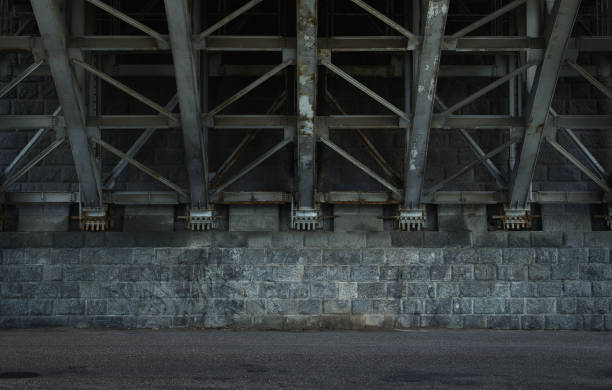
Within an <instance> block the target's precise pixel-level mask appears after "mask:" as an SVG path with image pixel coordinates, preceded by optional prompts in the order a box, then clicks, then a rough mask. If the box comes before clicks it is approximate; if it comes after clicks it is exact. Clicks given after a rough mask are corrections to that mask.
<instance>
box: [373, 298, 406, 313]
mask: <svg viewBox="0 0 612 390" xmlns="http://www.w3.org/2000/svg"><path fill="white" fill-rule="evenodd" d="M372 312H373V313H376V314H398V313H400V312H401V302H400V300H399V299H374V300H372Z"/></svg>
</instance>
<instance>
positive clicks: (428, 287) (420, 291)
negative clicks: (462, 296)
mask: <svg viewBox="0 0 612 390" xmlns="http://www.w3.org/2000/svg"><path fill="white" fill-rule="evenodd" d="M406 296H407V297H415V298H433V297H434V296H438V297H442V296H441V294H436V287H435V285H434V284H433V283H406ZM447 296H449V295H447Z"/></svg>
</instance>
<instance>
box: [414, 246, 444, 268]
mask: <svg viewBox="0 0 612 390" xmlns="http://www.w3.org/2000/svg"><path fill="white" fill-rule="evenodd" d="M419 263H421V264H425V265H442V264H444V250H443V249H441V248H431V249H430V248H424V249H419Z"/></svg>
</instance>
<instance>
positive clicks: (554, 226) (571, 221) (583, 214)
mask: <svg viewBox="0 0 612 390" xmlns="http://www.w3.org/2000/svg"><path fill="white" fill-rule="evenodd" d="M558 206H559V205H547V204H543V205H541V213H542V230H543V231H545V232H565V231H569V230H576V231H583V232H588V231H591V212H590V210H589V205H580V204H572V205H564V206H563V205H561V206H560V207H558Z"/></svg>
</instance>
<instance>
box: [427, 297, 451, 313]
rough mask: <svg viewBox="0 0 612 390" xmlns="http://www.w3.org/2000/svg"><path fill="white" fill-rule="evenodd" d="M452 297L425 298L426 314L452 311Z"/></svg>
mask: <svg viewBox="0 0 612 390" xmlns="http://www.w3.org/2000/svg"><path fill="white" fill-rule="evenodd" d="M452 303H453V302H452V299H451V298H436V299H425V312H424V313H425V314H450V313H451V312H452Z"/></svg>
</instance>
